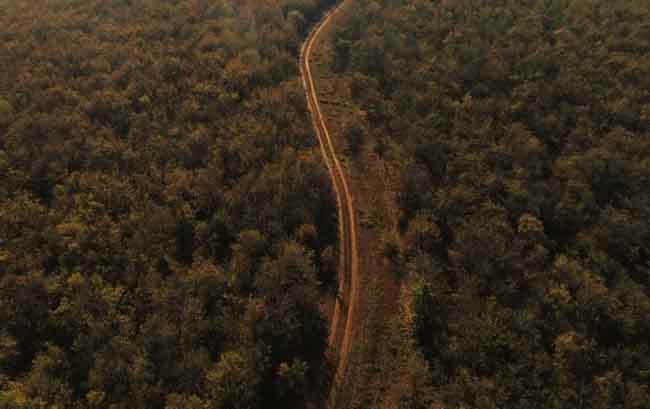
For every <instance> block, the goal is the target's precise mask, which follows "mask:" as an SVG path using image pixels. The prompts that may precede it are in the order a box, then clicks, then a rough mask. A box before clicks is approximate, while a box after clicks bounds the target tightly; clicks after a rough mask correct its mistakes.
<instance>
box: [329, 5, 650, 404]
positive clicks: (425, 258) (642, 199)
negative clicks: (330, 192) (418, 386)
mask: <svg viewBox="0 0 650 409" xmlns="http://www.w3.org/2000/svg"><path fill="white" fill-rule="evenodd" d="M350 15H351V17H350V23H349V24H347V25H346V26H345V27H342V28H341V29H340V30H338V32H337V33H336V35H335V39H334V47H333V48H334V50H335V52H336V57H335V58H334V59H333V61H334V62H333V67H332V69H333V70H336V71H339V72H342V73H345V74H346V75H349V76H353V77H354V79H355V81H354V85H353V89H352V91H353V94H354V97H355V99H356V102H357V103H359V104H360V105H361V106H362V107H363V109H364V110H365V112H367V114H368V118H369V123H370V126H371V127H372V129H371V132H370V134H371V135H372V136H373V138H374V142H373V141H372V140H371V141H370V142H371V143H374V144H375V146H376V152H377V153H378V154H380V155H383V157H384V159H386V160H391V161H392V162H393V163H394V164H396V165H397V166H398V167H399V168H400V169H402V176H401V177H402V188H401V191H400V194H399V200H398V201H399V203H398V204H399V207H400V208H401V229H402V232H401V233H402V238H403V242H404V246H403V248H402V249H401V251H402V253H403V256H404V257H402V258H403V266H402V267H401V270H403V271H408V272H410V273H411V282H412V290H413V307H414V312H415V315H416V319H415V326H416V328H415V336H416V338H417V340H418V343H419V345H420V348H421V349H422V351H423V353H424V354H425V356H426V358H427V360H428V362H429V365H430V371H429V372H430V373H429V383H430V384H431V385H433V387H434V392H435V394H436V396H435V397H433V398H435V400H438V401H440V402H442V403H444V407H450V408H460V407H472V408H486V409H487V408H580V407H584V408H586V407H590V408H642V407H647V402H648V401H649V400H650V389H649V388H648V385H649V381H650V379H649V378H648V376H649V374H650V372H648V369H649V368H650V344H649V340H650V325H649V321H648V319H647V317H648V316H649V315H650V274H649V273H650V247H649V243H650V217H649V216H650V196H649V192H650V166H649V165H650V142H649V141H650V116H649V115H648V112H649V109H650V94H648V91H647V90H648V89H650V24H649V22H650V3H648V2H647V1H643V0H613V1H612V0H588V1H584V0H526V1H520V0H516V1H515V0H502V1H482V0H462V1H445V0H434V1H430V0H409V1H401V0H359V1H355V10H354V11H352V12H350ZM371 139H372V138H371ZM386 140H387V141H388V143H385V142H382V141H386ZM427 399H432V397H431V396H429V397H428V398H427V397H423V396H418V397H413V399H410V400H409V401H408V402H403V403H404V404H405V405H407V406H404V407H418V408H419V407H423V408H424V407H430V400H427Z"/></svg>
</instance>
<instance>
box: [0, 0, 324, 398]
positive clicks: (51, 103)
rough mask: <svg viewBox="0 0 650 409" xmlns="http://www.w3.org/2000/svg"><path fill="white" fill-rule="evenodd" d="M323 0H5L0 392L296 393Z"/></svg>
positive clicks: (312, 287)
mask: <svg viewBox="0 0 650 409" xmlns="http://www.w3.org/2000/svg"><path fill="white" fill-rule="evenodd" d="M329 3H331V1H326V0H323V1H294V0H268V1H263V2H260V1H253V0H244V1H239V0H237V1H230V0H219V1H203V0H144V1H128V0H126V1H125V0H119V1H115V0H91V1H76V0H57V1H48V2H36V1H31V0H30V1H25V2H10V3H8V4H7V2H0V8H1V9H2V13H0V25H1V26H2V27H3V28H2V30H0V43H1V44H2V47H0V407H2V408H17V407H46V406H47V407H58V408H64V407H65V408H72V407H75V408H81V407H110V408H116V409H117V408H126V407H129V408H163V407H169V408H177V407H178V408H181V407H183V408H186V407H196V408H207V407H219V408H255V407H289V406H292V407H301V406H302V405H303V404H304V400H305V391H306V388H307V387H308V381H309V379H313V378H314V377H313V374H314V373H315V372H316V371H318V370H319V369H320V365H321V364H322V362H321V361H322V358H323V352H324V348H325V342H326V334H325V331H326V328H325V325H324V322H323V320H322V318H321V316H320V313H319V310H318V299H319V294H320V293H321V292H322V291H324V285H323V283H327V282H331V281H332V280H333V278H332V277H331V262H328V263H325V261H329V260H330V259H331V258H332V255H331V253H332V246H333V245H334V241H335V238H336V220H335V217H336V216H335V207H334V202H333V197H332V193H331V191H330V188H329V181H328V178H327V173H326V172H325V171H324V169H323V167H322V166H321V164H320V161H319V157H318V151H316V150H313V149H312V148H313V143H314V138H313V135H312V134H311V126H310V122H309V120H308V117H307V111H306V106H305V103H304V96H303V92H302V89H301V87H300V83H299V81H298V79H297V78H296V76H297V57H298V56H297V52H298V51H297V50H298V46H299V43H300V41H301V39H302V38H303V37H304V35H305V34H306V30H307V28H308V26H309V25H310V24H311V23H312V22H313V21H314V20H315V19H316V18H317V17H318V16H319V15H320V14H321V13H322V11H323V10H324V9H325V8H326V7H328V6H329V5H330V4H329Z"/></svg>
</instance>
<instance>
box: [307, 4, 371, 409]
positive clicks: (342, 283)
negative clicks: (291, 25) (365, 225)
mask: <svg viewBox="0 0 650 409" xmlns="http://www.w3.org/2000/svg"><path fill="white" fill-rule="evenodd" d="M347 1H349V0H343V1H342V2H341V3H340V4H339V5H338V6H336V7H335V8H333V9H332V10H331V11H329V12H328V13H327V14H326V15H325V16H324V17H323V19H322V20H321V21H320V22H319V23H318V24H317V25H316V26H315V27H314V29H313V30H312V31H311V33H310V34H309V36H308V37H307V40H306V41H305V43H304V44H303V46H302V49H301V52H300V74H301V76H302V83H303V87H304V89H305V94H306V97H307V104H308V107H309V111H310V113H311V118H312V125H313V126H314V130H315V132H316V136H317V137H318V143H319V144H320V149H321V153H322V155H323V160H324V161H325V164H326V165H327V170H328V172H329V175H330V178H331V179H332V184H333V185H334V192H335V194H336V202H337V207H338V216H339V247H340V251H339V254H340V260H339V272H338V286H339V288H338V294H339V295H340V296H337V297H336V305H335V307H334V315H333V317H332V321H331V324H330V334H329V339H328V345H329V347H330V350H331V351H332V352H333V353H334V354H333V356H336V355H337V354H338V365H337V367H336V373H335V375H334V379H333V381H332V389H331V391H330V397H329V406H330V407H332V408H333V407H335V406H336V401H337V394H338V390H339V386H340V385H341V382H342V380H343V377H344V376H345V371H346V369H347V365H348V361H349V354H350V348H351V338H352V332H353V328H352V326H353V322H354V316H355V310H356V305H357V302H358V291H357V287H358V282H359V262H358V256H357V234H356V224H355V213H354V207H353V202H352V195H351V194H350V189H349V188H348V182H347V179H346V177H345V173H344V172H343V167H342V166H341V163H340V162H339V160H338V158H337V156H336V150H335V149H334V144H333V143H332V139H331V138H330V134H329V132H328V130H327V126H326V125H325V121H324V120H323V115H322V113H321V109H320V105H319V103H318V97H317V95H316V87H315V86H314V79H313V77H312V74H311V67H310V65H309V59H310V57H311V52H312V48H313V47H314V43H315V42H316V40H317V39H318V36H319V34H320V33H321V32H322V31H323V29H324V28H325V27H326V26H327V25H328V24H330V22H331V21H332V17H333V16H334V15H336V13H338V12H339V11H340V9H341V7H342V6H343V5H344V4H345V3H346V2H347ZM346 284H347V286H346ZM346 295H347V300H346V301H347V302H346V303H345V305H343V304H344V302H343V301H342V299H341V298H345V296H346ZM345 306H347V311H345V312H344V311H343V310H344V308H345ZM342 320H343V322H342ZM340 327H343V332H342V334H340V335H339V329H340Z"/></svg>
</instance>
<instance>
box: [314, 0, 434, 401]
mask: <svg viewBox="0 0 650 409" xmlns="http://www.w3.org/2000/svg"><path fill="white" fill-rule="evenodd" d="M350 4H351V3H350ZM344 7H345V8H344V9H343V10H342V11H341V12H340V13H339V14H338V15H337V16H335V17H334V19H335V20H334V21H333V22H332V24H331V25H330V26H329V27H328V28H326V29H325V31H324V32H323V33H322V34H321V35H320V37H319V39H318V42H317V43H316V45H315V48H314V52H313V56H312V70H313V73H312V74H313V76H314V80H315V83H316V88H317V93H318V97H319V102H320V104H321V109H322V112H323V116H324V119H325V122H326V125H327V128H328V130H329V132H330V135H331V137H332V139H333V142H334V144H335V145H336V146H335V148H336V151H337V154H338V157H339V158H340V160H341V162H342V164H343V166H344V167H345V172H346V173H347V175H348V181H349V183H350V189H351V193H352V196H353V197H354V198H355V211H356V212H357V221H358V227H357V235H358V254H359V272H360V290H359V291H360V293H359V300H360V302H359V309H358V311H357V313H356V315H355V317H354V320H355V321H354V322H353V328H354V329H355V334H354V336H353V340H354V342H353V346H352V352H351V357H350V362H349V365H348V369H347V372H346V374H345V378H344V379H343V381H342V388H341V390H340V391H339V396H338V399H337V402H336V403H335V407H337V408H397V407H399V403H400V401H401V400H402V399H405V398H407V397H408V396H411V395H412V394H413V391H414V390H421V389H422V387H423V385H419V384H418V383H419V382H424V380H425V379H427V378H428V375H427V373H426V371H427V370H426V364H425V362H424V360H423V359H422V357H421V356H420V354H419V353H418V352H417V350H416V348H415V346H414V342H413V337H412V334H411V331H412V328H413V323H412V314H411V312H410V303H411V301H410V300H411V297H410V294H409V291H408V288H409V286H408V285H407V283H405V280H404V279H403V278H401V277H400V275H399V274H398V273H397V272H396V271H394V269H393V268H392V265H391V263H390V262H389V261H388V259H387V258H386V257H384V249H385V244H384V242H385V238H386V237H389V236H391V235H393V233H395V232H396V231H397V223H398V217H399V210H398V208H397V205H396V203H397V202H396V195H397V192H398V188H399V172H398V169H396V168H395V167H394V166H392V165H391V163H390V162H389V161H387V160H384V159H382V158H381V157H380V156H379V155H378V154H377V153H375V143H374V140H373V137H372V135H370V134H369V133H370V127H369V124H368V123H367V120H366V118H365V115H364V114H363V112H362V111H361V110H360V108H359V107H358V106H356V105H355V104H354V102H353V99H352V96H351V91H350V85H351V81H352V79H351V78H349V77H348V76H346V75H341V74H337V73H335V72H333V71H332V70H331V64H330V61H331V56H332V46H331V41H332V34H333V32H334V31H335V30H336V29H337V27H340V26H342V25H344V24H346V19H347V14H348V13H349V12H350V6H349V5H348V6H344ZM352 124H356V125H359V126H361V128H362V129H364V133H365V137H364V139H365V142H364V143H363V145H362V148H361V150H360V152H359V153H358V154H357V155H353V154H352V153H351V152H350V149H349V147H348V146H347V144H346V141H345V137H344V131H345V129H346V127H348V126H349V125H352ZM393 236H397V235H393Z"/></svg>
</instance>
